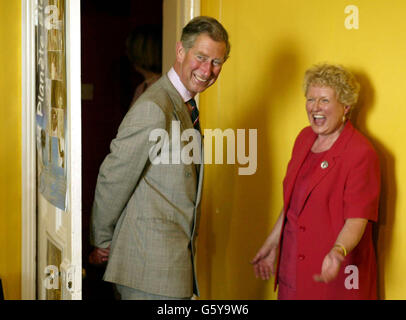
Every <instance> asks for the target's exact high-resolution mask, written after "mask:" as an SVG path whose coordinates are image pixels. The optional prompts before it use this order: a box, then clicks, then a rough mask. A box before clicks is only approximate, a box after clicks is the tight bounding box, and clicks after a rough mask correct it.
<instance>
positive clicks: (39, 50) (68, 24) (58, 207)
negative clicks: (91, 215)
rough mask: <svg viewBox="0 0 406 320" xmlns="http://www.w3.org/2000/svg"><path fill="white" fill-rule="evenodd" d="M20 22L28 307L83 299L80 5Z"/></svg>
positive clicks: (31, 6) (57, 1) (69, 0)
mask: <svg viewBox="0 0 406 320" xmlns="http://www.w3.org/2000/svg"><path fill="white" fill-rule="evenodd" d="M23 19H25V21H23V26H24V29H23V42H24V43H23V51H25V52H23V56H24V57H23V59H25V60H24V61H23V65H24V68H23V99H24V101H23V115H24V119H23V127H24V128H23V179H24V180H23V233H24V237H23V250H22V254H23V256H22V260H23V281H22V282H23V287H22V294H23V299H41V300H60V299H64V300H71V299H81V290H82V283H81V279H82V268H81V264H82V261H81V86H80V1H79V0H35V1H31V0H24V1H23ZM33 145H34V147H33ZM35 146H36V148H35ZM35 149H36V152H35ZM35 162H36V164H35ZM32 170H35V171H34V172H36V173H34V174H32ZM32 186H36V188H35V189H34V190H33V188H32ZM33 222H36V224H35V225H34V226H33ZM26 223H27V224H26ZM34 228H35V229H34ZM35 245H36V246H35ZM35 257H36V260H35V261H33V259H35ZM32 264H34V266H36V268H35V267H33V266H32Z"/></svg>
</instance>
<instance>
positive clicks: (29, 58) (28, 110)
mask: <svg viewBox="0 0 406 320" xmlns="http://www.w3.org/2000/svg"><path fill="white" fill-rule="evenodd" d="M66 1H67V6H66V7H67V12H66V14H67V17H68V16H69V17H70V19H75V22H74V23H73V24H72V25H73V26H75V27H77V26H79V28H80V15H79V16H73V15H70V13H71V12H80V1H76V0H66ZM21 2H22V6H21V7H22V159H21V162H22V187H21V195H22V200H21V201H22V202H21V210H22V239H21V241H22V250H21V254H22V257H21V261H22V266H21V269H22V274H21V297H22V299H23V300H34V299H36V298H37V297H36V288H37V284H36V266H37V260H36V255H37V252H36V250H37V248H36V243H37V233H36V223H37V212H36V206H37V203H36V197H37V195H36V192H37V190H36V186H37V181H36V172H37V171H36V136H35V135H36V128H35V107H34V106H35V53H34V49H35V34H34V32H35V27H34V16H33V12H34V6H35V4H34V2H35V1H33V0H21ZM163 6H164V15H163V42H164V43H163V60H164V61H163V71H164V72H166V71H168V70H169V68H170V67H171V66H172V65H173V63H174V61H175V46H174V44H175V43H176V41H178V40H179V38H180V35H181V31H182V28H183V26H184V25H185V24H186V23H187V22H188V21H189V20H190V19H192V18H193V17H195V16H198V15H200V0H164V2H163ZM78 10H79V11H78ZM78 34H80V29H79V30H77V29H75V30H70V33H69V34H67V64H68V66H67V69H68V68H69V69H68V70H71V78H72V79H80V70H81V66H80V61H81V59H80V47H79V48H78V47H72V44H76V42H75V41H70V38H74V37H75V36H77V35H78ZM69 44H71V45H69ZM68 45H69V47H68ZM79 45H80V44H79ZM68 51H69V52H68ZM68 74H69V73H68ZM67 83H68V90H70V93H69V92H68V96H69V94H70V96H71V97H73V100H72V101H71V102H70V105H69V107H70V108H71V110H72V111H73V110H74V109H75V108H77V107H78V106H79V108H80V105H81V83H80V82H75V81H73V82H72V81H70V79H67ZM80 114H81V110H80V109H79V110H76V109H75V110H74V112H71V118H70V119H68V123H70V125H71V128H70V129H71V130H70V131H69V132H72V133H71V136H70V137H69V139H70V144H69V145H72V143H81V142H80V140H79V141H78V139H81V120H80ZM78 119H79V121H78ZM69 154H70V153H69ZM68 167H70V170H71V174H68V175H69V177H70V181H68V183H70V182H72V181H73V180H74V179H75V172H80V171H81V154H78V153H76V154H75V155H74V156H73V157H72V158H71V159H70V160H69V165H68ZM79 179H80V178H79ZM75 185H76V186H77V187H72V189H71V192H70V201H69V203H70V204H71V205H72V206H71V210H72V212H77V211H81V188H80V184H75ZM74 222H75V224H76V226H75V229H76V230H77V232H80V231H81V224H82V222H81V215H77V219H76V220H75V221H74ZM78 254H80V253H78ZM76 259H81V257H76ZM75 278H76V281H81V273H80V272H76V274H75ZM76 298H79V299H80V297H76Z"/></svg>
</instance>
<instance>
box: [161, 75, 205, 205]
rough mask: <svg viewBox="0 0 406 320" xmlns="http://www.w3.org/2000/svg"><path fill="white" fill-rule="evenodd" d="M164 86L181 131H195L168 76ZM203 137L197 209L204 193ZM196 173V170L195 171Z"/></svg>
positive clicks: (163, 79)
mask: <svg viewBox="0 0 406 320" xmlns="http://www.w3.org/2000/svg"><path fill="white" fill-rule="evenodd" d="M162 81H163V82H162V85H163V87H164V88H165V89H166V90H167V92H168V94H169V97H170V99H171V100H172V102H173V105H174V117H175V118H176V119H177V120H178V121H179V122H180V128H181V131H183V130H185V129H194V127H193V123H192V118H191V117H190V114H189V110H188V107H187V106H186V103H185V102H184V101H183V99H182V97H181V95H180V94H179V92H178V91H177V90H176V88H175V87H174V86H173V85H172V83H171V81H170V80H169V78H168V76H167V75H164V76H163V77H162ZM203 149H204V148H203V136H202V139H201V153H200V154H201V157H200V159H201V164H200V170H199V176H197V174H196V180H197V192H196V201H195V207H197V206H198V205H199V204H200V199H201V192H202V182H203V171H204V169H203V167H204V155H203ZM196 166H199V164H195V165H194V166H193V167H194V168H195V169H196ZM195 172H196V170H195Z"/></svg>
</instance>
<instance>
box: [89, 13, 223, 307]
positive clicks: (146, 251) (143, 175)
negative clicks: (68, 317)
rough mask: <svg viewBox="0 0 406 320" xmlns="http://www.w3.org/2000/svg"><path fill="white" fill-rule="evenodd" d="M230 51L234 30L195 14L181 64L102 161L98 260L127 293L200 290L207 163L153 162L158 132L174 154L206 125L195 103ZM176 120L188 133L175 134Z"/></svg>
mask: <svg viewBox="0 0 406 320" xmlns="http://www.w3.org/2000/svg"><path fill="white" fill-rule="evenodd" d="M229 52H230V44H229V41H228V34H227V31H226V30H225V29H224V27H223V26H222V25H221V24H220V23H219V22H218V21H217V20H215V19H213V18H210V17H196V18H194V19H193V20H191V21H190V22H189V23H188V24H187V25H186V26H185V27H184V28H183V31H182V38H181V41H179V42H178V43H177V44H176V61H175V63H174V65H173V68H171V70H170V71H169V72H168V73H167V74H165V75H163V76H162V77H161V78H160V79H159V80H158V81H157V82H155V83H154V84H153V85H152V86H151V87H150V88H149V89H148V90H147V91H146V92H145V93H144V94H143V95H142V96H141V97H140V98H139V99H138V100H137V101H136V102H135V103H134V105H133V106H132V107H131V108H130V110H129V111H128V113H127V115H126V116H125V118H124V120H123V122H122V123H121V125H120V128H119V130H118V133H117V137H116V138H115V139H114V140H113V141H112V143H111V146H110V149H111V152H110V154H109V155H108V156H107V157H106V159H105V160H104V162H103V164H102V165H101V167H100V172H99V176H98V180H97V186H96V192H95V199H94V204H93V210H92V243H93V245H94V246H95V249H94V250H93V252H92V253H91V255H90V260H91V261H93V262H94V263H103V262H105V261H107V268H106V273H105V275H104V280H105V281H109V282H113V283H115V284H116V286H117V288H118V291H119V292H120V294H121V298H122V299H162V300H164V299H190V298H191V297H192V296H193V294H196V295H199V290H198V286H197V281H196V271H195V264H194V255H195V241H196V235H197V230H198V226H199V218H200V200H201V199H200V198H201V190H202V183H203V161H201V162H202V163H201V164H196V163H194V162H192V163H189V164H187V163H185V162H182V161H180V163H179V162H178V163H169V164H168V163H159V164H154V163H155V162H154V163H152V162H153V161H152V160H151V157H150V154H151V150H153V148H156V146H157V144H156V142H154V141H151V132H153V131H154V130H161V131H162V130H165V131H166V132H167V133H168V135H167V137H168V139H169V146H171V150H170V153H172V154H173V152H174V150H173V146H174V145H180V146H184V145H185V141H181V140H180V136H181V135H182V132H184V131H185V130H187V129H193V128H197V130H200V128H199V126H198V124H199V120H198V118H197V119H193V121H194V123H192V119H191V114H192V109H193V106H191V105H193V103H192V102H190V101H191V100H192V99H193V98H194V96H195V95H196V94H197V93H200V92H203V91H204V90H206V89H207V88H208V87H210V86H211V85H212V84H213V83H214V82H215V81H216V79H217V77H218V76H219V74H220V71H221V68H222V66H223V63H224V62H225V61H226V60H227V58H228V55H229ZM192 101H194V100H192ZM193 112H196V110H194V111H193ZM173 122H176V123H177V124H178V126H177V128H180V135H179V134H173V132H172V130H173ZM196 125H197V126H196ZM175 139H177V140H178V141H173V140H175ZM200 148H202V146H200ZM199 151H201V150H199ZM163 152H164V149H162V150H160V155H162V153H163ZM157 154H159V152H158V153H157Z"/></svg>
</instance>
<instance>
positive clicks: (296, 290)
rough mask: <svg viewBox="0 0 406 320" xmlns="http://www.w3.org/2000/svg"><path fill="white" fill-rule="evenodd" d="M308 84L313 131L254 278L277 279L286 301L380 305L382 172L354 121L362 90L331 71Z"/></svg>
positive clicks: (290, 171) (301, 148)
mask: <svg viewBox="0 0 406 320" xmlns="http://www.w3.org/2000/svg"><path fill="white" fill-rule="evenodd" d="M304 80H305V81H304V91H305V96H306V112H307V115H308V118H309V122H310V126H309V127H306V128H304V129H303V130H302V131H301V132H300V134H299V135H298V137H297V138H296V141H295V144H294V147H293V151H292V158H291V160H290V162H289V164H288V168H287V172H286V176H285V179H284V181H283V196H284V199H283V200H284V206H283V210H282V212H281V214H280V217H279V219H278V221H277V222H276V224H275V226H274V227H273V230H272V232H271V233H270V235H269V236H268V238H267V239H266V241H265V243H264V244H263V246H262V247H261V248H260V250H259V251H258V253H257V254H256V256H255V257H254V259H253V260H252V263H253V265H254V271H255V274H256V276H257V277H261V278H262V279H264V280H265V279H269V276H270V274H271V273H272V274H275V273H276V278H275V280H276V282H275V286H276V285H279V292H278V298H279V299H376V298H377V290H376V280H377V275H376V258H375V251H374V247H373V240H372V223H373V222H376V221H377V218H378V202H379V193H380V170H379V160H378V157H377V154H376V152H375V151H374V149H373V147H372V145H371V144H370V143H369V142H368V140H367V139H366V138H365V137H364V136H363V135H361V134H360V133H359V132H358V131H357V130H356V129H355V128H354V127H353V126H352V124H351V122H350V121H349V120H348V116H349V114H350V111H351V108H352V106H353V105H354V104H355V103H356V102H357V99H358V92H359V84H358V83H357V81H356V80H355V78H354V77H353V75H352V74H351V73H350V72H348V71H347V70H345V69H344V68H343V67H341V66H335V65H327V64H323V65H316V66H314V67H313V68H311V69H309V70H308V71H306V74H305V79H304ZM277 257H278V259H277ZM276 261H277V263H275V262H276Z"/></svg>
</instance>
